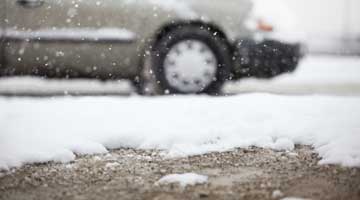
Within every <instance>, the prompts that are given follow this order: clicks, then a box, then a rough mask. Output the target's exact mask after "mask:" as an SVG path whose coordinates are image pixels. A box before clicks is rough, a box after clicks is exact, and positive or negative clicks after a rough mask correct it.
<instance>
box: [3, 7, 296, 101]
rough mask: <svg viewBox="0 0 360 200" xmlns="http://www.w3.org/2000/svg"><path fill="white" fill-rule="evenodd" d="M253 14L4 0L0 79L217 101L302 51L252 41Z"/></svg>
mask: <svg viewBox="0 0 360 200" xmlns="http://www.w3.org/2000/svg"><path fill="white" fill-rule="evenodd" d="M251 7H252V4H251V1H250V0H228V1H226V2H223V1H218V0H196V1H194V0H166V1H165V0H102V1H99V0H4V1H1V2H0V17H1V29H0V35H1V47H0V58H1V60H0V74H1V75H2V76H21V75H35V76H42V77H46V78H97V79H102V80H108V79H130V80H132V81H133V82H134V83H135V84H136V86H137V87H138V88H139V92H140V93H156V94H164V93H184V94H188V93H212V94H216V93H218V92H219V89H220V88H221V86H222V84H223V83H224V82H225V81H227V80H233V79H237V78H242V77H245V76H246V77H248V76H258V77H272V76H274V75H278V74H279V73H282V72H287V71H292V70H294V69H295V67H296V65H297V61H298V59H299V58H300V50H299V46H298V45H290V44H284V43H280V42H278V41H266V40H264V41H255V40H254V32H253V31H251V30H249V29H248V28H247V27H246V26H245V21H246V19H247V17H248V14H249V12H250V11H251ZM260 28H261V27H260ZM265 28H267V27H266V26H265ZM274 49H275V50H274ZM284 60H285V61H284ZM278 63H282V65H281V66H279V65H278ZM274 67H275V68H276V70H274V69H273V68H274Z"/></svg>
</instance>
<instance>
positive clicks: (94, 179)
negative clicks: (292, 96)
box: [0, 146, 360, 200]
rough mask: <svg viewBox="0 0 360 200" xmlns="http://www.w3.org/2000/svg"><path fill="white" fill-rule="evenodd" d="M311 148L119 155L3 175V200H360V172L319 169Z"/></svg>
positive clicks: (128, 152)
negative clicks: (195, 179)
mask: <svg viewBox="0 0 360 200" xmlns="http://www.w3.org/2000/svg"><path fill="white" fill-rule="evenodd" d="M318 161H319V157H318V155H317V154H316V153H313V151H312V150H311V148H310V147H307V146H297V147H296V149H295V150H294V151H292V152H284V151H281V152H279V151H273V150H269V149H260V148H249V149H236V150H234V151H229V152H223V153H210V154H206V155H202V156H191V157H185V158H166V157H164V156H163V155H162V153H161V152H157V151H151V150H146V151H143V150H134V149H119V150H114V151H111V152H110V153H109V154H107V155H97V156H80V157H78V159H76V160H75V161H74V162H72V163H69V164H57V163H46V164H39V165H26V166H24V167H22V168H20V169H17V170H13V171H12V172H11V173H9V172H7V173H5V172H2V173H1V174H0V199H1V200H12V199H14V200H15V199H16V200H22V199H24V200H35V199H36V200H48V199H70V200H72V199H74V200H82V199H84V200H88V199H89V200H91V199H104V200H112V199H114V200H115V199H116V200H118V199H154V200H155V199H156V200H163V199H170V200H171V199H214V200H215V199H216V200H218V199H261V200H266V199H282V198H285V197H301V198H307V199H314V200H315V199H319V200H320V199H321V200H322V199H333V200H342V199H344V200H359V199H360V169H359V168H344V167H340V166H321V165H318V164H317V162H318ZM188 172H193V173H198V174H201V175H207V176H208V177H209V181H208V183H206V184H202V185H196V186H187V187H185V188H182V187H180V186H179V185H178V184H168V185H156V184H155V182H156V181H158V180H159V179H160V178H161V177H163V176H164V175H168V174H172V173H188Z"/></svg>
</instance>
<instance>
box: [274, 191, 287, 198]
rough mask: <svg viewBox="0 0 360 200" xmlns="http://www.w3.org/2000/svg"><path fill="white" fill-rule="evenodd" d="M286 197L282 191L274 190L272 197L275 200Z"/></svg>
mask: <svg viewBox="0 0 360 200" xmlns="http://www.w3.org/2000/svg"><path fill="white" fill-rule="evenodd" d="M283 196H284V193H282V192H281V191H280V190H274V191H273V193H272V195H271V197H272V198H273V199H278V198H281V197H283Z"/></svg>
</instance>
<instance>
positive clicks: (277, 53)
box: [233, 39, 305, 79]
mask: <svg viewBox="0 0 360 200" xmlns="http://www.w3.org/2000/svg"><path fill="white" fill-rule="evenodd" d="M304 55H305V48H304V46H303V45H302V44H299V43H297V44H290V43H284V42H280V41H277V40H263V41H261V42H256V41H254V40H247V39H245V40H244V39H242V40H238V42H236V43H235V45H234V68H233V78H234V79H240V78H244V77H256V78H272V77H275V76H278V75H280V74H283V73H288V72H293V71H294V70H295V69H296V68H297V66H298V63H299V61H300V60H301V58H302V57H303V56H304Z"/></svg>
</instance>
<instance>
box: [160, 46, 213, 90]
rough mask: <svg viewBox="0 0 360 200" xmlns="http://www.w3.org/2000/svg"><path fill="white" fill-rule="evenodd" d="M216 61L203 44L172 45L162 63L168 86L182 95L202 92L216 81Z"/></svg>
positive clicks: (211, 52)
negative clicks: (182, 93)
mask: <svg viewBox="0 0 360 200" xmlns="http://www.w3.org/2000/svg"><path fill="white" fill-rule="evenodd" d="M217 65H218V63H217V59H216V56H215V54H214V52H213V51H212V50H211V49H210V48H209V46H208V45H206V44H205V43H203V42H200V41H197V40H186V41H182V42H179V43H178V44H176V45H174V46H173V47H172V48H171V49H170V51H169V53H168V55H167V56H166V58H165V62H164V72H165V77H166V80H167V81H168V83H169V85H170V86H171V87H173V88H175V89H177V90H179V91H181V92H184V93H197V92H201V91H203V90H204V89H205V88H207V87H208V86H209V85H210V84H211V83H212V82H213V81H215V79H216V72H217Z"/></svg>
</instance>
